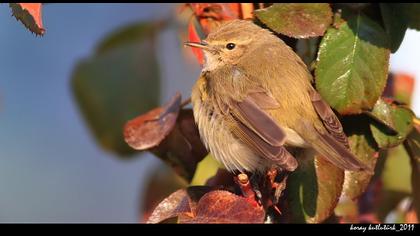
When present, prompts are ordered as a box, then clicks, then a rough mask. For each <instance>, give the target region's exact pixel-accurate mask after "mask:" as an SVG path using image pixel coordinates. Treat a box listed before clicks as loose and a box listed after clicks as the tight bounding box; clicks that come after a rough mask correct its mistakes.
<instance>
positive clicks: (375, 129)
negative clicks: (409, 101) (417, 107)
mask: <svg viewBox="0 0 420 236" xmlns="http://www.w3.org/2000/svg"><path fill="white" fill-rule="evenodd" d="M372 114H374V115H375V116H376V117H377V118H379V119H380V120H382V121H383V122H382V124H380V123H375V122H373V123H372V124H371V125H370V129H371V131H372V134H373V137H374V138H375V140H376V143H377V144H378V146H379V147H380V148H390V147H395V146H398V145H400V144H401V143H402V142H403V141H404V140H405V138H406V137H407V135H408V134H409V133H410V131H411V130H412V128H413V117H414V113H413V112H412V111H411V110H410V109H409V108H406V107H404V106H397V105H395V104H390V103H387V102H385V101H384V100H382V99H379V100H378V101H377V102H376V104H375V106H374V107H373V110H372ZM383 124H386V125H387V126H389V127H390V128H392V129H393V130H395V131H397V133H390V132H389V131H388V129H387V128H386V127H384V126H383Z"/></svg>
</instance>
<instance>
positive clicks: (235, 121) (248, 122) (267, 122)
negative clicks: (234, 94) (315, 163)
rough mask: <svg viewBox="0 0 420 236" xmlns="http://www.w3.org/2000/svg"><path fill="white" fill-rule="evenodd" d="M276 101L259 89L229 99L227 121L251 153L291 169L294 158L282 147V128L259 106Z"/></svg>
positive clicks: (273, 104)
mask: <svg viewBox="0 0 420 236" xmlns="http://www.w3.org/2000/svg"><path fill="white" fill-rule="evenodd" d="M276 104H278V103H277V101H276V100H274V99H273V98H272V97H270V96H269V95H267V94H264V93H263V92H252V93H249V94H248V96H247V97H246V98H245V99H243V100H242V101H231V102H230V104H229V105H230V115H231V116H230V119H229V124H230V126H231V129H232V132H233V133H234V135H236V136H237V137H238V138H239V139H240V140H242V141H243V142H244V143H245V144H247V146H248V147H250V148H251V149H252V150H253V151H254V152H255V153H257V154H259V155H260V156H262V157H264V158H267V159H269V160H272V161H274V162H275V163H277V164H279V165H280V166H282V167H284V168H286V169H287V170H289V171H292V170H294V169H295V168H296V167H297V162H296V160H295V159H294V157H293V156H292V155H291V154H290V153H289V152H288V151H287V150H286V149H285V148H284V147H283V144H284V143H285V141H286V132H285V131H284V130H283V129H282V128H281V127H280V126H279V125H278V124H277V123H276V121H275V120H273V118H272V117H271V116H270V115H269V114H267V113H266V112H265V111H264V109H262V108H261V107H264V108H266V109H270V108H271V109H273V108H275V106H276Z"/></svg>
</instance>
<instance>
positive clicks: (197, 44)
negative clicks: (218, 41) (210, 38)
mask: <svg viewBox="0 0 420 236" xmlns="http://www.w3.org/2000/svg"><path fill="white" fill-rule="evenodd" d="M184 45H185V46H189V47H194V48H201V49H203V50H207V51H210V50H211V48H210V46H209V45H208V44H207V43H206V42H185V43H184Z"/></svg>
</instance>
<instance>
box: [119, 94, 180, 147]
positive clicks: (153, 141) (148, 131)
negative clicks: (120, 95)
mask: <svg viewBox="0 0 420 236" xmlns="http://www.w3.org/2000/svg"><path fill="white" fill-rule="evenodd" d="M180 105H181V94H180V93H177V94H176V95H175V96H174V97H173V98H172V99H171V101H169V102H168V103H167V104H165V106H163V107H158V108H155V109H153V110H151V111H149V112H148V113H146V114H143V115H140V116H138V117H136V118H135V119H133V120H130V121H128V122H127V123H126V125H125V127H124V138H125V141H126V142H127V143H128V145H130V146H131V147H132V148H134V149H137V150H145V149H149V148H151V147H155V146H157V145H159V144H160V143H161V142H162V140H163V139H164V138H165V137H166V136H167V135H168V134H169V133H170V132H171V131H172V129H173V127H174V125H175V123H176V119H177V117H178V113H179V109H180Z"/></svg>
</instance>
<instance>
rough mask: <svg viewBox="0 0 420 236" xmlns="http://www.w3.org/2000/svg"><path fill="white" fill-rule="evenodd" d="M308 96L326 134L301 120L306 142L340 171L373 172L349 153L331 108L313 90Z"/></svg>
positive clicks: (344, 136)
mask: <svg viewBox="0 0 420 236" xmlns="http://www.w3.org/2000/svg"><path fill="white" fill-rule="evenodd" d="M310 96H311V100H312V104H313V106H314V108H315V111H316V112H317V114H318V116H319V117H320V118H321V120H322V122H323V124H324V127H325V128H326V130H327V131H328V132H325V130H323V129H319V128H317V127H315V126H313V125H312V124H309V122H307V121H305V120H302V125H303V126H304V130H306V132H305V136H306V140H307V141H308V142H310V143H311V144H312V147H313V148H314V149H315V150H316V151H317V152H318V153H319V154H321V155H322V157H324V158H325V159H327V160H329V161H330V162H331V163H333V164H334V165H336V166H338V167H340V168H342V169H345V170H350V171H358V170H365V171H368V172H372V171H373V170H371V168H369V167H368V166H366V165H365V164H364V163H362V162H361V161H360V160H359V159H358V158H357V157H356V156H355V155H354V154H353V153H351V150H350V146H349V142H348V139H347V136H346V135H345V134H344V132H343V127H342V126H341V123H340V121H339V120H338V118H337V116H336V115H335V114H334V112H333V111H332V109H331V107H330V106H329V105H328V104H327V103H326V102H325V101H324V100H323V99H322V97H321V95H320V94H319V93H318V92H316V91H315V90H313V91H311V92H310Z"/></svg>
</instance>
